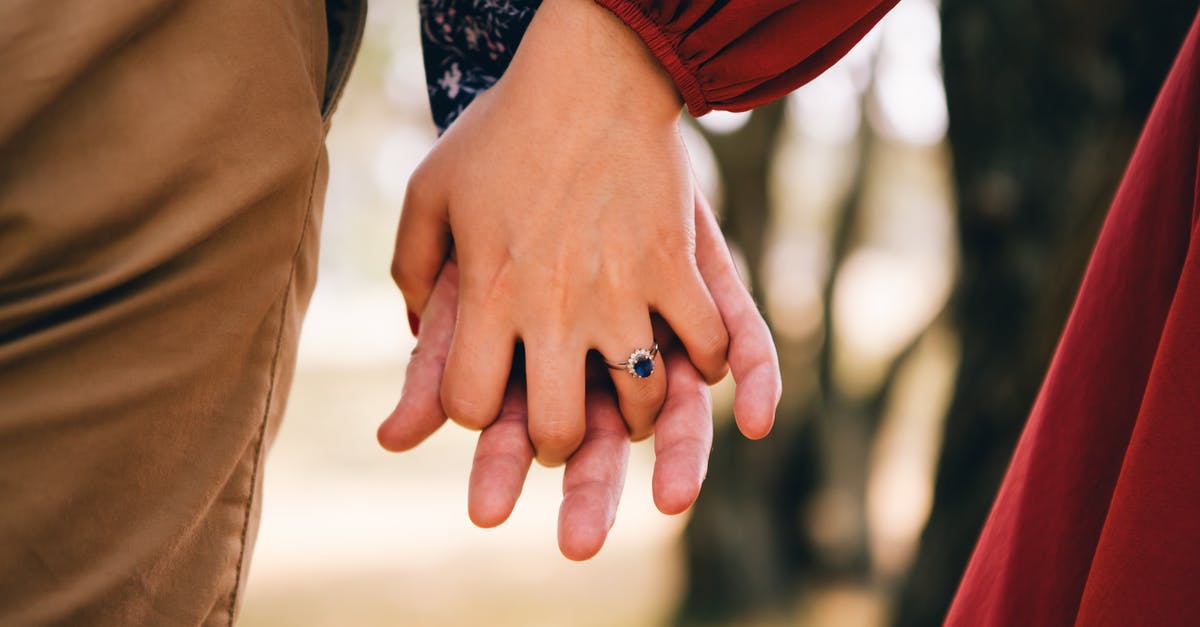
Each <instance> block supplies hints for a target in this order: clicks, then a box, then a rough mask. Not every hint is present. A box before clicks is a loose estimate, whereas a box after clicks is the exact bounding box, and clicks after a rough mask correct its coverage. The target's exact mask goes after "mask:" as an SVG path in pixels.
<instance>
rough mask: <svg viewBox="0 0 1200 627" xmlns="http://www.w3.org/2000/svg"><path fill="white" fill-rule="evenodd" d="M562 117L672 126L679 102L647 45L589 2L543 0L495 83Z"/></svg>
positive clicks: (611, 14)
mask: <svg viewBox="0 0 1200 627" xmlns="http://www.w3.org/2000/svg"><path fill="white" fill-rule="evenodd" d="M513 85H516V86H518V87H517V88H516V89H512V90H511V91H515V92H517V93H516V94H515V96H517V97H519V98H522V99H523V100H524V101H525V102H524V103H523V105H524V106H529V107H534V108H536V109H538V110H539V111H541V112H543V113H547V114H549V115H553V116H556V117H559V116H561V117H563V118H568V119H571V118H576V119H577V117H578V116H580V115H591V116H597V117H600V118H602V119H608V120H613V121H617V122H620V123H622V124H633V125H643V124H649V125H664V124H665V125H670V126H673V125H674V124H675V123H676V122H677V121H678V119H679V115H680V114H681V112H682V110H683V100H682V98H681V96H680V95H679V92H678V90H677V89H676V87H675V83H674V81H673V80H672V79H671V77H670V75H669V74H667V72H666V71H665V70H664V69H663V67H662V65H661V64H660V63H659V61H658V60H657V59H656V58H655V57H654V55H653V54H651V52H650V50H649V49H648V48H647V47H646V45H645V44H644V43H643V42H642V40H641V39H640V38H639V37H638V35H637V34H636V33H635V32H633V30H631V29H630V28H629V27H627V26H626V25H625V24H624V23H623V22H621V20H620V19H618V18H617V17H616V16H615V15H614V14H613V13H612V12H610V11H609V10H607V9H605V8H604V7H602V6H600V5H599V4H596V3H595V2H593V0H544V1H543V2H542V5H541V7H540V8H539V9H538V12H537V14H536V15H535V16H534V19H533V21H532V22H531V23H530V25H529V29H528V30H527V31H526V33H525V36H524V38H523V39H522V41H521V45H520V47H519V48H518V49H517V53H516V55H515V56H514V57H513V61H512V64H511V65H510V66H509V68H508V70H507V71H506V72H505V74H504V77H503V78H502V79H501V81H500V83H499V84H497V87H498V88H504V87H510V86H513Z"/></svg>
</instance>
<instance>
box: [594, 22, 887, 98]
mask: <svg viewBox="0 0 1200 627" xmlns="http://www.w3.org/2000/svg"><path fill="white" fill-rule="evenodd" d="M595 2H596V3H597V4H599V5H601V6H603V7H604V8H606V9H608V10H609V11H611V12H612V13H613V14H615V15H616V16H617V17H618V18H620V20H621V21H622V22H624V23H625V24H626V25H627V26H629V27H630V28H631V29H633V31H634V32H636V33H637V34H638V36H639V37H641V39H642V41H644V42H645V43H646V46H647V47H648V48H650V51H651V52H652V53H653V54H654V56H655V57H657V58H658V60H659V62H660V63H662V66H663V67H664V68H665V69H666V71H667V72H668V73H669V74H670V75H671V78H672V79H673V80H674V81H675V85H676V87H678V89H679V93H680V94H681V95H682V96H683V99H684V102H686V103H687V107H688V111H689V112H690V113H691V114H692V115H694V116H701V115H704V114H705V113H708V112H709V111H712V110H713V109H721V110H725V111H747V110H749V109H753V108H755V107H757V106H759V105H763V104H766V103H768V102H770V101H772V100H775V99H778V98H781V97H783V96H785V95H787V94H788V93H790V92H791V91H793V90H795V89H796V88H797V87H800V86H801V85H803V84H805V83H807V82H808V81H810V80H812V79H813V78H816V77H817V75H819V74H820V73H821V72H824V71H825V70H826V69H828V68H829V66H831V65H833V64H834V63H835V62H837V60H838V59H840V58H842V56H844V55H845V54H846V53H847V52H848V51H849V50H850V48H852V47H853V46H854V44H856V43H858V41H859V40H860V39H862V38H863V36H864V35H866V34H867V32H868V31H870V30H871V28H872V27H873V26H875V24H876V23H877V22H878V21H879V20H880V19H881V18H883V16H884V14H886V13H887V12H888V11H889V10H891V8H892V7H893V6H895V5H896V2H898V0H699V1H689V0H659V1H655V0H595Z"/></svg>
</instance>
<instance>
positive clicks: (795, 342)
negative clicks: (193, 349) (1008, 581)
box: [240, 0, 1196, 627]
mask: <svg viewBox="0 0 1200 627" xmlns="http://www.w3.org/2000/svg"><path fill="white" fill-rule="evenodd" d="M1195 11H1196V6H1195V4H1194V3H1189V2H1180V1H1172V2H1168V1H1164V0H1148V1H1145V2H1133V1H1132V0H1111V1H1109V2H1106V3H1104V6H1103V7H1099V6H1097V5H1095V4H1094V3H1088V2H1079V1H1073V0H1051V1H1049V2H1032V1H1030V0H943V1H942V2H940V3H939V2H936V1H935V0H902V2H900V4H899V5H898V6H897V7H896V8H895V9H894V10H893V11H892V12H891V14H889V15H888V17H887V18H885V19H884V21H883V22H882V23H881V24H880V25H879V27H878V28H876V29H875V30H874V31H873V32H872V33H871V35H870V36H868V37H867V38H866V39H865V40H864V41H863V42H862V43H861V44H860V45H859V46H858V47H857V48H855V49H854V51H853V52H852V53H851V54H850V55H849V56H847V57H846V58H845V59H844V60H843V61H841V62H840V63H839V64H838V65H836V66H835V67H834V68H832V69H831V70H830V71H828V72H827V73H826V74H824V75H823V76H821V77H820V78H818V79H817V80H816V81H814V82H812V83H810V84H809V85H807V86H805V87H803V88H802V89H800V90H799V91H797V92H796V93H795V94H793V95H792V96H791V97H789V98H788V99H786V100H784V101H781V102H778V103H775V104H773V105H769V106H766V107H763V108H760V109H759V110H757V111H755V112H754V113H752V114H720V113H718V114H712V115H710V116H706V117H705V118H703V119H702V120H701V121H700V122H699V123H698V124H696V123H693V122H692V121H689V123H688V124H687V126H686V129H685V130H686V132H687V140H688V143H689V146H690V149H691V152H692V155H693V160H694V162H695V165H696V169H697V171H698V173H699V175H700V176H701V177H702V179H703V182H704V185H705V187H706V189H707V191H708V194H709V196H710V198H711V199H712V201H713V203H714V206H716V207H717V210H718V212H719V213H721V214H722V224H723V228H724V229H725V232H726V235H727V237H728V239H729V241H730V244H731V246H732V247H733V248H734V249H735V251H736V253H737V255H738V257H739V261H740V262H741V264H742V269H743V271H744V276H745V277H746V278H747V280H748V281H749V283H750V284H751V287H752V289H753V291H754V294H755V296H756V298H757V299H758V301H759V303H760V305H761V307H762V309H763V311H764V312H765V313H766V314H767V317H768V320H769V322H770V324H771V326H772V329H773V331H774V334H775V338H776V341H777V342H778V345H779V350H780V358H781V362H782V368H783V374H784V390H785V391H784V397H783V402H782V406H781V407H780V411H779V416H778V422H777V426H776V429H775V431H774V432H773V434H772V435H771V436H770V437H769V438H768V439H766V440H764V441H761V442H748V441H745V440H743V439H741V437H740V436H739V435H738V434H737V432H736V428H735V427H734V426H733V424H732V418H731V405H732V395H731V388H730V387H729V386H728V385H727V384H722V386H719V387H718V388H716V389H715V390H714V394H715V400H716V411H715V414H716V415H715V423H716V440H715V443H714V447H713V456H712V462H711V466H710V470H709V476H708V480H707V482H706V484H705V487H704V490H703V493H702V494H701V496H700V500H699V502H698V503H697V505H696V506H695V508H693V510H692V511H691V512H690V513H688V514H686V515H684V516H680V517H666V516H663V515H661V514H659V513H658V512H657V510H656V509H655V508H654V506H653V503H652V501H651V496H650V469H651V467H652V464H653V457H652V456H653V452H652V445H651V444H650V443H648V442H647V443H642V444H639V445H635V447H634V451H633V455H632V457H631V460H630V470H629V478H628V480H627V482H626V487H625V493H624V497H623V501H622V505H621V509H620V511H619V513H618V516H617V521H616V525H615V527H614V528H613V531H612V534H611V536H610V538H609V541H608V543H607V545H606V546H605V548H604V550H603V551H602V552H601V553H600V555H599V556H598V557H597V558H595V559H593V560H591V561H589V562H586V563H582V564H576V563H571V562H568V561H567V560H566V559H564V558H563V557H561V556H560V555H559V553H558V550H557V547H556V540H555V538H556V535H555V524H556V519H557V509H558V504H559V500H560V498H561V491H560V480H561V470H557V469H556V470H548V469H544V468H540V467H538V466H536V465H535V467H534V468H533V469H532V471H531V473H530V479H529V482H528V485H527V487H526V489H525V492H524V493H523V495H522V497H521V501H520V503H519V504H518V506H517V509H516V512H515V513H514V514H513V516H512V518H511V519H510V520H509V521H508V522H507V523H505V524H504V525H503V526H502V527H500V528H498V529H494V530H481V529H476V528H474V527H473V526H472V525H471V524H470V522H469V521H468V519H467V515H466V485H467V476H468V472H469V467H470V461H471V458H472V455H473V450H474V434H472V433H469V432H466V431H463V430H461V429H458V428H456V427H454V426H453V425H450V426H447V427H445V428H443V429H442V430H441V431H440V432H439V433H438V434H436V435H435V436H434V437H433V438H432V439H431V440H430V441H429V442H428V443H426V444H425V445H424V446H422V447H420V448H418V449H417V450H415V451H413V452H410V453H404V454H401V455H393V454H389V453H386V452H384V451H383V450H382V449H381V448H379V447H378V446H377V445H376V444H375V439H374V430H375V427H376V426H377V425H378V423H379V422H380V421H381V420H382V419H383V418H384V417H385V416H386V415H387V414H388V413H389V411H390V410H391V408H392V406H393V405H394V403H395V401H396V399H397V397H398V395H399V391H400V386H401V384H402V382H403V375H404V366H405V358H406V357H407V355H408V353H409V351H410V350H411V348H412V340H411V338H410V337H409V336H408V331H407V323H406V322H405V309H404V305H403V301H402V299H401V298H400V296H399V293H398V292H397V291H396V290H395V289H394V288H393V287H392V285H391V281H390V278H389V276H388V268H389V263H390V256H391V252H390V251H391V248H392V237H393V234H394V231H395V225H396V221H397V215H398V211H399V207H400V205H401V201H402V198H403V193H404V189H405V185H406V178H407V175H408V173H409V172H410V171H411V170H412V169H413V167H414V166H415V165H416V164H417V163H418V162H419V161H420V159H421V157H422V156H423V155H424V153H425V151H426V150H428V148H429V147H430V146H431V145H432V143H433V141H434V140H435V132H434V129H433V125H432V123H431V121H430V118H429V111H428V105H427V103H426V100H425V87H424V72H423V69H422V65H421V52H420V46H419V37H418V14H417V9H416V6H415V2H412V1H411V0H404V1H401V0H391V1H387V0H374V1H373V2H372V6H371V13H370V17H369V19H368V23H367V31H366V38H365V41H364V43H363V49H362V52H361V55H360V57H359V59H358V63H357V66H356V67H355V70H354V74H353V77H352V80H351V81H350V84H349V87H348V90H347V93H346V96H345V98H344V100H343V101H342V104H341V106H340V111H339V113H338V115H337V116H336V117H335V120H334V125H333V130H332V133H331V135H330V137H329V149H330V153H331V160H332V170H331V176H330V187H329V193H328V202H327V208H326V214H325V225H324V230H323V234H322V237H323V246H324V251H323V256H322V262H321V279H320V282H319V285H318V287H317V292H316V295H315V296H314V299H313V303H312V307H311V309H310V312H309V315H308V319H307V322H306V325H305V331H304V336H303V339H302V342H301V357H300V363H299V371H298V373H297V376H296V383H295V388H294V390H293V393H292V398H291V402H290V407H289V410H288V416H287V418H286V419H285V421H284V424H283V428H282V431H281V432H280V435H279V437H278V439H277V440H276V442H275V445H274V449H273V451H272V454H271V457H270V461H269V464H268V466H267V474H266V486H265V489H264V498H265V501H264V509H263V520H262V526H261V530H260V533H259V540H258V549H257V552H256V554H255V556H254V560H253V566H252V568H251V571H250V579H249V584H248V589H247V594H246V597H245V605H244V608H243V612H242V617H241V621H240V623H241V624H242V625H246V626H248V627H254V626H273V625H288V626H314V627H315V626H326V625H329V626H333V625H337V626H344V625H394V624H415V625H431V626H432V625H499V626H504V625H513V626H517V625H521V626H540V625H546V626H566V625H570V626H575V625H580V626H591V625H596V626H607V625H615V626H641V625H646V626H656V625H672V624H684V625H704V624H711V625H755V626H757V625H762V626H768V625H811V626H856V627H857V626H866V627H871V626H883V625H934V624H937V623H939V622H940V620H941V618H942V616H943V615H944V613H945V611H946V609H947V607H948V606H949V602H950V599H951V597H952V596H953V593H954V589H955V586H956V584H957V581H958V577H959V575H960V574H961V572H962V570H963V568H964V567H965V564H966V561H967V559H968V558H969V556H970V551H971V549H972V546H973V544H974V541H975V538H976V537H977V535H978V533H979V530H980V528H981V527H982V525H983V522H984V519H985V518H986V515H987V511H988V508H989V506H990V504H991V500H992V497H993V495H994V493H995V490H996V488H997V486H998V485H999V482H1000V480H1001V478H1002V476H1003V472H1004V469H1005V467H1006V465H1007V462H1008V458H1009V455H1010V454H1011V450H1012V447H1013V445H1014V443H1015V440H1016V438H1017V436H1018V434H1019V433H1020V429H1021V426H1022V424H1023V423H1024V420H1025V416H1026V413H1027V412H1028V410H1029V408H1030V406H1031V405H1032V402H1033V398H1034V396H1035V395H1036V393H1037V390H1038V386H1039V385H1040V382H1041V378H1042V375H1043V374H1044V372H1045V370H1046V367H1047V365H1048V363H1049V360H1050V356H1051V354H1052V351H1053V348H1054V343H1055V341H1056V340H1057V337H1058V334H1059V332H1060V330H1061V328H1062V326H1063V324H1064V321H1065V318H1066V315H1067V314H1068V313H1069V310H1070V305H1071V301H1072V299H1073V297H1074V293H1075V290H1076V288H1077V285H1078V283H1079V280H1080V277H1081V275H1082V272H1083V268H1084V266H1085V264H1086V262H1087V258H1088V254H1089V252H1090V250H1091V246H1092V244H1093V242H1094V240H1095V236H1096V233H1097V232H1098V229H1099V227H1100V224H1101V222H1102V220H1103V217H1104V214H1105V211H1106V209H1107V205H1108V202H1109V200H1110V199H1111V197H1112V194H1113V192H1114V190H1115V188H1116V185H1117V183H1118V181H1119V179H1120V175H1121V172H1122V170H1123V168H1124V165H1125V163H1126V161H1127V159H1128V156H1129V154H1130V152H1131V150H1132V147H1133V145H1134V142H1135V141H1136V139H1137V134H1138V132H1139V130H1140V128H1141V125H1142V123H1143V122H1144V120H1145V117H1146V114H1147V113H1148V112H1149V109H1150V106H1151V105H1152V103H1153V100H1154V96H1155V94H1156V92H1157V90H1158V87H1159V85H1160V84H1161V82H1162V80H1163V78H1164V77H1165V76H1166V73H1167V70H1168V69H1169V66H1170V62H1171V60H1172V58H1173V56H1174V54H1175V52H1176V50H1177V49H1178V47H1179V45H1180V43H1181V42H1182V39H1183V35H1184V33H1185V31H1186V29H1187V27H1188V24H1189V22H1190V21H1191V18H1192V17H1193V15H1194V13H1195Z"/></svg>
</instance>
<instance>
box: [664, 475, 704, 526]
mask: <svg viewBox="0 0 1200 627" xmlns="http://www.w3.org/2000/svg"><path fill="white" fill-rule="evenodd" d="M701 481H702V480H701ZM701 481H690V482H689V481H679V480H671V479H659V477H658V476H657V475H656V476H655V477H654V506H655V507H657V508H658V511H660V512H662V513H664V514H666V515H667V516H677V515H679V514H682V513H684V512H686V511H687V510H688V509H689V508H690V507H691V506H692V505H693V504H694V503H695V502H696V499H697V498H698V497H699V496H700V485H701Z"/></svg>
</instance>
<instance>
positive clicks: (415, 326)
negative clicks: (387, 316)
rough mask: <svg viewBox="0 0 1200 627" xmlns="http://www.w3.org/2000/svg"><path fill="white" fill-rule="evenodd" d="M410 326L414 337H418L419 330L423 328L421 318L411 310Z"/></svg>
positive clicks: (409, 313)
mask: <svg viewBox="0 0 1200 627" xmlns="http://www.w3.org/2000/svg"><path fill="white" fill-rule="evenodd" d="M408 328H409V329H410V330H412V334H413V337H417V332H418V331H420V330H421V319H420V318H418V317H417V314H415V313H413V312H411V311H410V312H408Z"/></svg>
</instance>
